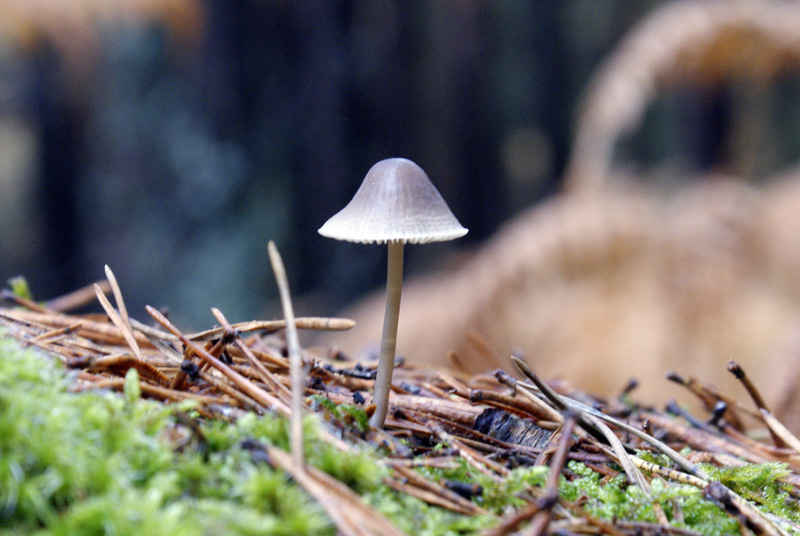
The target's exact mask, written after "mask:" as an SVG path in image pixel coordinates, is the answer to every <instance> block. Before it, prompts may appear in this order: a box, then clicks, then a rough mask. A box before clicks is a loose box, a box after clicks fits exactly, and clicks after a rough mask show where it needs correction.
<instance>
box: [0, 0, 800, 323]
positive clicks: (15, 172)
mask: <svg viewBox="0 0 800 536" xmlns="http://www.w3.org/2000/svg"><path fill="white" fill-rule="evenodd" d="M667 3H669V2H665V1H657V0H629V1H624V2H623V1H619V0H567V1H565V0H539V1H530V0H417V1H408V2H400V1H392V0H350V1H324V0H321V1H316V0H283V1H281V0H240V1H234V2H231V1H228V0H71V1H68V2H65V1H64V0H39V1H37V2H32V1H29V0H0V278H2V279H3V280H5V279H7V278H9V277H12V276H15V275H24V276H26V277H27V279H28V281H29V282H30V285H31V288H32V290H33V292H34V295H35V296H36V297H37V298H39V299H44V298H50V297H54V296H56V295H59V294H62V293H65V292H68V291H71V290H74V289H76V288H78V287H80V286H83V285H86V284H89V283H91V282H93V281H95V280H98V279H101V278H102V277H103V265H104V264H108V265H110V266H111V268H112V269H113V270H114V272H115V274H116V276H117V279H118V280H119V282H120V285H121V287H122V290H123V292H124V294H125V297H126V300H127V302H128V309H129V310H130V311H131V314H132V315H134V316H136V317H138V318H142V317H143V316H144V312H143V310H142V307H143V305H144V304H145V303H149V304H152V305H154V306H159V307H160V306H168V307H169V309H170V311H171V314H172V315H173V318H175V319H177V320H178V321H179V322H180V323H183V324H184V325H188V326H192V327H197V328H200V327H205V326H207V325H209V324H211V323H213V319H212V318H211V316H210V315H209V312H208V311H209V308H210V307H211V306H216V307H218V308H220V309H221V310H223V311H224V312H225V313H226V315H227V316H228V318H230V319H231V320H232V321H235V320H237V321H238V320H246V319H252V318H261V317H265V316H270V315H272V314H273V313H276V312H277V309H276V308H275V297H276V295H277V292H276V289H275V284H274V280H273V278H272V272H271V269H270V268H269V263H268V260H267V254H266V243H267V241H268V240H270V239H272V240H275V241H276V242H277V245H278V247H279V249H280V251H281V253H282V255H283V257H284V261H285V263H286V265H287V270H288V273H289V277H290V282H291V286H292V292H293V294H295V295H296V296H297V304H296V306H295V310H296V311H297V312H298V314H304V315H312V314H313V315H325V314H332V313H334V312H336V311H337V310H340V309H341V308H343V307H344V306H346V305H347V304H348V303H351V302H352V301H353V300H354V299H356V298H357V297H358V296H361V295H362V294H364V293H365V292H367V291H370V290H372V289H374V288H376V287H379V286H380V285H382V284H383V278H384V277H385V276H384V273H385V272H384V270H385V268H384V266H385V259H384V256H385V251H384V248H380V247H369V246H362V245H352V244H346V243H341V242H336V241H333V240H328V239H325V238H323V237H321V236H319V235H318V234H317V232H316V230H317V229H318V228H319V227H320V226H321V225H322V224H323V223H324V222H325V221H326V220H327V218H329V217H330V216H331V215H333V214H334V213H335V212H337V211H338V210H339V209H341V208H342V207H343V206H344V205H345V204H346V203H347V202H348V201H349V199H350V197H351V196H352V195H353V193H355V190H356V189H357V188H358V186H359V184H360V183H361V180H362V178H363V176H364V174H365V173H366V172H367V170H368V169H369V168H370V166H371V165H372V164H373V163H375V162H376V161H378V160H381V159H383V158H388V157H394V156H403V157H407V158H410V159H412V160H414V161H416V162H417V163H418V164H420V165H421V166H422V168H423V169H425V170H426V171H427V173H428V175H429V176H430V177H431V179H432V180H433V182H434V183H435V184H436V185H437V187H438V188H439V190H440V191H441V193H442V194H443V196H444V198H445V199H446V200H447V201H448V203H449V204H450V207H451V209H452V210H453V212H454V213H455V215H456V216H457V217H458V219H459V220H460V222H461V223H462V224H463V225H464V226H465V227H467V228H469V229H470V232H469V234H468V235H467V236H466V237H465V238H464V239H461V240H458V241H455V242H449V243H446V244H438V245H434V246H428V247H424V248H415V247H412V248H408V249H407V260H406V262H407V265H406V266H407V273H409V274H414V273H424V272H428V271H431V270H435V269H437V268H438V267H441V265H442V263H443V262H445V261H444V259H451V261H450V262H457V261H453V260H452V259H457V257H458V256H459V255H460V256H465V255H468V254H469V251H471V250H472V249H473V248H475V247H476V246H477V245H478V244H480V243H481V242H483V241H485V240H486V239H487V238H488V237H489V236H491V235H492V233H493V232H495V231H496V230H497V229H498V228H499V227H500V226H501V225H502V224H503V222H505V221H506V220H508V219H510V218H511V217H513V216H514V215H515V214H517V213H519V212H520V211H522V210H523V209H524V208H526V207H528V206H530V205H532V204H533V203H535V202H537V201H539V200H541V199H542V198H544V197H547V196H548V195H550V194H552V193H553V192H556V191H558V189H559V188H560V178H561V177H563V175H564V171H565V166H566V164H567V161H568V158H569V154H570V148H571V143H572V136H573V132H574V126H575V121H576V118H577V114H578V112H579V110H580V103H581V98H582V96H583V95H584V94H585V91H586V88H587V86H588V85H589V82H590V79H591V77H592V75H593V74H594V73H595V72H596V71H597V69H598V66H599V65H600V64H601V61H602V59H603V58H605V57H606V56H607V55H608V54H609V52H610V51H611V50H612V49H613V48H614V47H616V46H618V44H619V42H620V40H621V39H622V38H623V36H624V35H625V34H626V32H627V31H629V30H630V28H631V27H633V26H634V24H635V23H637V22H638V21H640V20H641V19H643V18H644V17H645V15H646V14H648V13H649V12H651V11H652V10H653V9H655V8H656V7H659V6H661V5H663V4H667ZM758 87H760V89H759V90H758V91H753V86H752V85H742V84H737V83H735V81H734V83H731V84H724V85H719V84H706V85H703V84H691V85H680V84H678V85H676V86H675V87H674V88H672V89H670V90H668V91H664V92H662V93H660V94H659V95H658V96H657V98H655V99H653V102H652V104H651V105H650V106H649V107H648V108H647V113H646V115H645V117H644V121H643V124H642V126H641V127H640V128H639V129H638V130H637V131H636V133H635V134H634V135H631V136H629V137H628V138H626V139H624V140H623V141H622V143H621V144H620V147H619V149H618V150H619V151H620V152H621V153H622V154H623V155H624V156H625V159H626V160H629V161H631V162H636V163H638V164H639V165H641V166H643V167H647V168H648V169H652V168H654V167H655V168H658V167H659V166H661V167H663V168H668V169H671V170H673V171H674V170H675V169H680V170H683V169H691V170H696V171H697V170H699V171H703V170H709V169H717V168H719V167H725V166H727V167H728V168H732V169H727V170H728V171H733V172H736V173H737V174H738V175H739V176H744V177H751V176H764V175H765V174H766V173H769V172H772V171H774V170H778V169H781V168H782V167H783V166H785V165H786V164H787V163H790V162H794V161H796V160H797V159H798V158H797V157H798V156H800V143H798V137H799V136H800V101H799V100H798V97H799V96H800V91H798V87H799V86H798V81H797V77H796V73H792V74H786V75H783V74H782V75H781V76H780V77H778V79H777V80H776V79H772V80H771V83H770V86H769V90H768V91H767V90H766V89H764V88H763V87H761V86H758ZM742 110H746V111H747V113H743V112H742ZM742 118H747V120H745V121H740V120H741V119H742ZM753 118H754V119H753ZM734 127H735V128H734ZM742 132H745V133H747V134H748V136H747V137H746V138H742V137H741V136H739V135H740V134H741V133H742ZM764 132H768V133H770V134H769V135H767V134H764ZM762 134H763V135H762ZM737 136H739V137H737ZM741 139H747V140H749V141H748V144H745V145H742V143H739V144H738V145H737V140H740V141H741ZM753 140H755V144H753ZM674 175H677V174H675V173H672V174H671V176H674Z"/></svg>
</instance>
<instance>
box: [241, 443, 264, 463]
mask: <svg viewBox="0 0 800 536" xmlns="http://www.w3.org/2000/svg"><path fill="white" fill-rule="evenodd" d="M239 447H240V448H241V449H242V450H246V451H249V452H250V459H251V460H252V461H253V463H255V464H256V465H258V464H262V463H263V464H267V465H270V459H269V455H268V454H267V448H266V446H265V445H264V444H263V443H261V442H260V441H258V440H256V439H253V438H252V437H248V438H245V439H243V440H242V441H241V443H239Z"/></svg>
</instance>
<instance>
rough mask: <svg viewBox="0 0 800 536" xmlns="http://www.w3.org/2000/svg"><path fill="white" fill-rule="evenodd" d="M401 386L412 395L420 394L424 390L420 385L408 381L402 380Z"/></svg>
mask: <svg viewBox="0 0 800 536" xmlns="http://www.w3.org/2000/svg"><path fill="white" fill-rule="evenodd" d="M400 387H402V388H403V389H404V390H406V391H408V392H409V393H411V394H412V395H418V394H420V393H421V392H422V389H420V387H419V385H411V384H410V383H408V382H400Z"/></svg>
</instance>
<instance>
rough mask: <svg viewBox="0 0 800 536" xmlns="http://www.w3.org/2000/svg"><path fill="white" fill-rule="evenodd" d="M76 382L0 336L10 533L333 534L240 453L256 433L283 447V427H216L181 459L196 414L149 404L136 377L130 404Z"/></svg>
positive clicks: (291, 488)
mask: <svg viewBox="0 0 800 536" xmlns="http://www.w3.org/2000/svg"><path fill="white" fill-rule="evenodd" d="M71 383H72V382H71V380H70V379H69V378H67V377H65V375H64V373H63V372H62V370H61V368H60V365H59V364H58V363H57V362H54V361H53V360H50V359H47V358H45V357H42V356H40V355H38V354H35V353H33V352H30V351H23V350H21V349H20V348H18V347H17V345H16V344H15V343H13V342H12V341H9V340H6V339H0V526H2V527H4V529H3V533H4V534H28V533H34V531H36V534H40V535H50V534H52V535H73V534H74V535H78V534H80V535H93V534H98V535H101V534H117V535H126V534H131V535H133V534H172V535H187V536H189V535H196V534H197V535H199V534H214V533H219V534H275V535H289V534H333V533H334V529H333V527H332V526H331V524H330V522H329V521H328V519H327V518H326V516H325V515H324V513H323V512H322V511H321V510H320V508H319V506H317V505H316V504H315V503H314V502H313V501H312V500H311V499H310V498H309V497H308V496H307V495H306V494H305V493H304V492H303V491H302V490H300V489H299V488H298V487H297V486H295V485H294V484H292V483H291V482H290V481H289V480H288V479H287V478H286V477H285V476H284V475H283V474H282V473H279V472H276V471H273V470H272V469H271V468H269V467H268V466H266V465H264V464H261V463H257V462H255V461H253V460H252V459H251V456H250V454H249V452H247V451H245V450H243V449H241V448H240V447H239V443H240V442H241V440H242V439H244V438H245V437H247V436H246V433H249V432H254V433H256V434H258V436H257V437H258V438H259V440H262V441H266V442H273V441H271V440H276V441H275V442H276V443H281V442H283V441H284V440H283V437H284V436H285V430H284V429H285V426H284V425H282V424H276V421H279V419H277V418H272V417H265V418H263V419H253V420H254V421H258V423H257V424H256V423H248V422H245V423H243V424H244V426H243V427H242V429H239V428H238V426H235V425H226V424H223V423H211V424H208V425H206V426H203V427H202V434H203V436H204V437H203V438H202V440H201V439H200V438H198V439H197V440H195V441H191V442H189V446H188V447H184V448H183V450H182V451H180V452H178V451H176V450H175V446H176V445H175V444H173V443H172V442H171V441H170V440H169V439H168V438H169V437H170V436H171V434H174V433H176V432H177V431H178V429H177V428H176V421H175V419H174V414H175V413H176V412H181V411H187V410H189V409H190V407H189V406H187V405H174V406H165V405H162V404H157V403H152V402H147V401H143V400H140V399H139V395H138V391H139V387H138V378H137V377H136V374H135V372H133V373H129V375H128V376H127V377H126V382H125V394H124V396H122V397H121V396H118V395H117V394H114V393H106V392H87V393H80V394H75V393H71V392H69V385H70V384H71ZM245 421H247V420H245ZM183 433H185V430H183ZM201 444H204V445H205V449H200V448H198V446H199V445H201Z"/></svg>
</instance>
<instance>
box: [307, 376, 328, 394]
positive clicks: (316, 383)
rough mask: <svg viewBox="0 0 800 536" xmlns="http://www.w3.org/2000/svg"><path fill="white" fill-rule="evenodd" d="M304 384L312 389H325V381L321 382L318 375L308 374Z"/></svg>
mask: <svg viewBox="0 0 800 536" xmlns="http://www.w3.org/2000/svg"><path fill="white" fill-rule="evenodd" d="M306 386H307V387H308V388H309V389H314V390H316V391H324V390H325V382H323V381H322V378H321V377H319V376H310V377H309V378H308V380H306Z"/></svg>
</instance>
